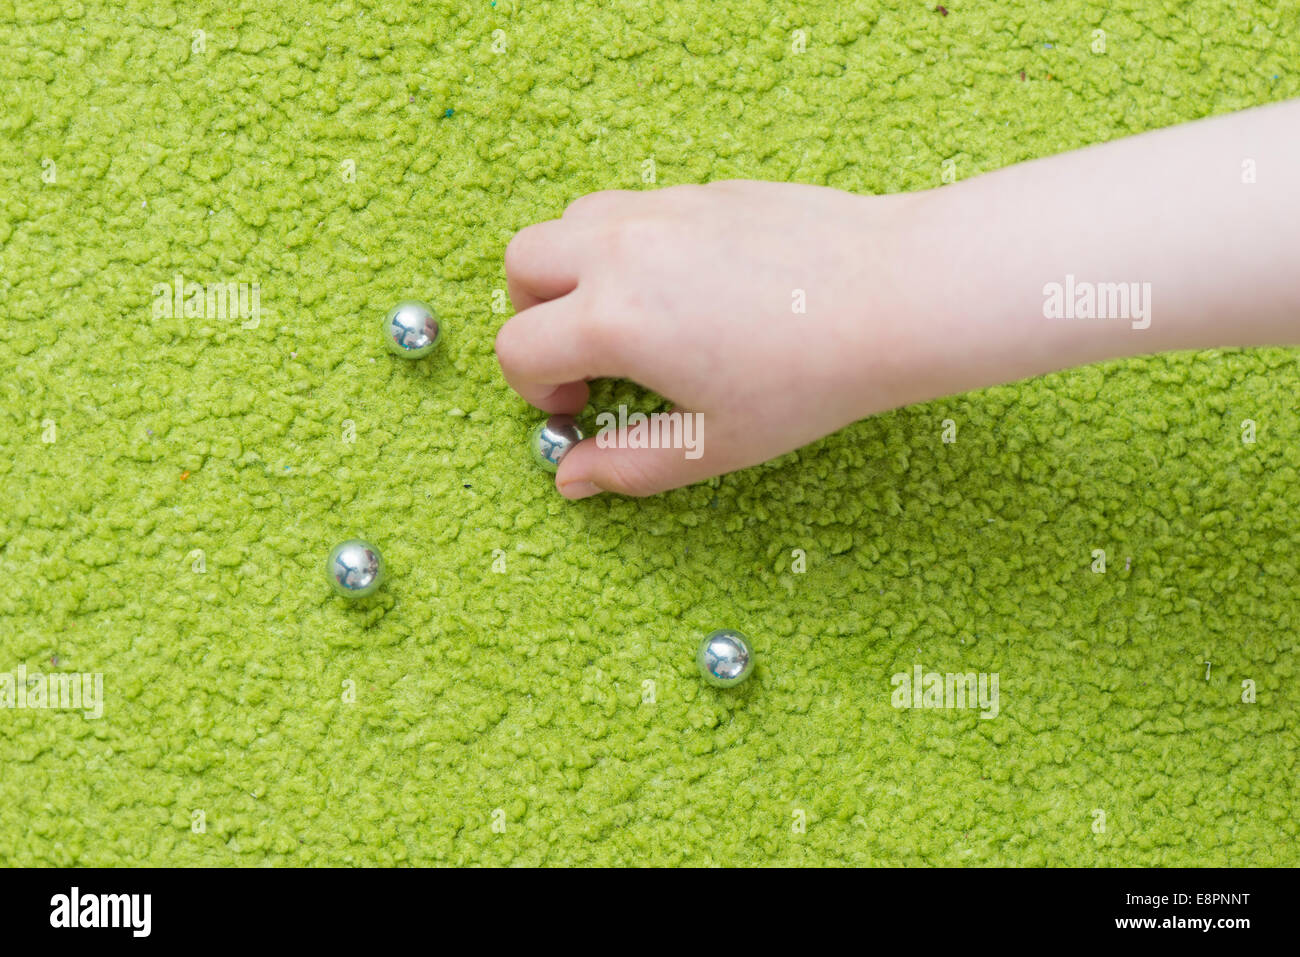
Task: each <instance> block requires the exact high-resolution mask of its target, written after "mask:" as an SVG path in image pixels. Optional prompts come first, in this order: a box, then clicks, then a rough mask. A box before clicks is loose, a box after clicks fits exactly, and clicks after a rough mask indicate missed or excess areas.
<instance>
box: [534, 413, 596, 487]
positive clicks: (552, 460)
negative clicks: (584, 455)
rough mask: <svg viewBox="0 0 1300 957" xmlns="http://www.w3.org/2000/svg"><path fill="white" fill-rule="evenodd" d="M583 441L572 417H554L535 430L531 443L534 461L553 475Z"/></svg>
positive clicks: (580, 431)
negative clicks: (571, 450) (563, 460)
mask: <svg viewBox="0 0 1300 957" xmlns="http://www.w3.org/2000/svg"><path fill="white" fill-rule="evenodd" d="M582 439H583V435H582V430H581V429H579V428H578V423H577V422H575V421H574V420H573V416H571V415H553V416H551V417H550V418H549V419H547V420H546V421H545V422H543V423H542V424H541V425H539V426H538V427H537V428H535V429H533V434H532V439H531V441H530V443H529V444H530V445H531V450H532V453H533V461H534V462H536V463H537V464H538V465H540V466H541V467H542V468H544V469H546V471H548V472H551V473H552V474H553V473H555V472H558V471H559V470H560V461H561V460H562V459H563V458H564V457H565V456H566V455H568V454H569V450H570V449H571V448H573V447H574V446H575V445H577V444H578V443H579V442H581V441H582Z"/></svg>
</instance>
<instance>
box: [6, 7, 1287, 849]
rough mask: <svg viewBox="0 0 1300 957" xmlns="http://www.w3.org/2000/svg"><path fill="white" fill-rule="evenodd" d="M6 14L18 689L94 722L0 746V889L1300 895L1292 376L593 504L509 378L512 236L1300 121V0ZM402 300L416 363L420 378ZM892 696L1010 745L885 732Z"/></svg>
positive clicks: (942, 407) (956, 730)
mask: <svg viewBox="0 0 1300 957" xmlns="http://www.w3.org/2000/svg"><path fill="white" fill-rule="evenodd" d="M796 8H797V9H796ZM0 17H2V18H3V21H2V22H0V46H3V49H5V50H6V51H7V52H6V56H5V57H4V58H3V62H2V63H0V100H2V101H3V108H2V109H0V133H2V135H3V142H4V144H5V147H4V149H3V150H0V179H2V180H3V182H4V184H5V185H4V188H3V190H2V191H0V243H2V246H0V302H2V303H3V307H4V318H3V321H2V322H0V371H2V372H3V377H2V378H0V672H8V673H10V674H12V675H14V676H15V677H14V681H16V680H17V675H18V669H19V668H20V667H21V668H23V669H25V671H26V677H25V682H26V683H27V685H28V686H29V688H28V690H30V688H32V687H39V686H41V685H42V683H43V682H45V681H46V679H44V678H40V677H33V676H34V675H35V674H37V673H40V674H42V675H46V674H53V673H60V674H73V673H77V674H81V673H86V674H95V673H98V674H102V675H103V703H102V707H103V714H102V717H100V718H98V719H95V718H94V717H90V718H87V717H86V716H85V715H84V714H83V713H82V712H79V711H74V710H59V709H53V708H49V707H47V708H45V709H33V708H19V707H17V706H16V705H15V706H13V707H9V708H6V709H5V710H0V768H2V769H3V770H2V771H0V862H3V863H5V864H20V865H33V864H87V865H90V864H95V865H108V864H146V863H148V864H177V865H198V864H206V865H262V864H282V865H297V864H385V865H386V864H394V863H414V864H432V863H442V864H614V863H618V864H637V863H643V864H673V863H687V864H768V863H774V864H847V863H852V864H1025V865H1035V864H1082V865H1104V864H1123V865H1137V864H1151V865H1163V864H1186V865H1200V864H1207V865H1208V864H1282V865H1295V864H1297V863H1300V852H1298V851H1297V847H1300V843H1298V842H1297V832H1298V825H1297V820H1300V814H1298V813H1297V811H1298V810H1300V807H1298V803H1300V802H1298V797H1300V795H1298V794H1297V783H1296V782H1297V770H1298V769H1300V762H1298V761H1297V757H1296V755H1297V753H1300V740H1298V739H1297V730H1296V729H1297V727H1298V726H1300V721H1298V720H1297V719H1300V701H1298V697H1300V694H1298V689H1300V685H1298V683H1297V678H1298V677H1300V676H1298V674H1297V667H1296V652H1297V637H1296V636H1297V629H1298V628H1300V590H1298V589H1297V585H1296V582H1297V578H1298V576H1300V568H1298V567H1297V565H1298V564H1300V559H1298V558H1297V555H1300V548H1298V545H1300V522H1298V521H1297V517H1298V516H1300V483H1298V482H1297V472H1298V469H1300V418H1298V417H1297V412H1296V395H1297V394H1300V354H1298V353H1297V352H1294V351H1288V350H1280V349H1268V350H1256V351H1241V352H1236V351H1228V352H1214V353H1200V354H1194V355H1190V354H1183V355H1177V356H1164V357H1157V358H1148V359H1139V360H1135V361H1128V362H1120V363H1111V364H1107V365H1102V366H1094V367H1089V368H1084V369H1079V370H1075V371H1071V372H1067V373H1061V374H1056V375H1052V376H1048V377H1045V378H1042V379H1038V380H1035V381H1032V382H1028V383H1023V384H1019V385H1015V386H1006V387H999V388H994V389H989V390H985V391H981V392H978V393H974V394H970V395H966V396H962V397H959V398H954V399H950V400H944V401H939V402H934V403H931V404H929V405H926V406H921V407H914V408H909V409H905V410H902V411H899V412H896V413H892V414H888V415H883V416H879V417H877V418H874V419H871V420H868V421H864V422H862V423H859V424H858V425H856V426H854V427H852V428H850V429H847V430H845V431H844V432H842V433H839V434H837V435H835V436H833V437H830V438H828V439H825V440H823V441H821V442H819V443H817V444H816V445H813V446H811V447H809V448H807V449H804V450H801V451H800V452H798V453H797V454H793V455H789V456H786V457H785V458H783V459H781V460H779V461H776V462H773V463H770V464H768V465H766V466H763V467H759V468H755V469H751V470H748V471H746V472H743V473H740V474H736V475H732V476H728V477H725V478H723V479H720V480H715V481H713V482H710V483H707V484H704V485H700V486H696V487H693V488H690V489H686V490H680V491H677V492H673V493H670V494H667V495H664V496H661V497H658V498H654V499H650V500H645V501H632V500H625V499H617V498H613V497H608V496H605V497H600V498H597V499H593V500H590V501H586V502H582V503H566V502H565V501H563V500H562V499H561V498H560V497H559V496H558V494H557V493H556V492H555V491H554V489H553V487H552V485H551V481H550V478H549V477H548V476H547V475H545V474H543V473H541V472H540V471H539V470H537V469H536V468H535V467H534V466H533V465H532V464H531V463H530V461H529V459H528V457H527V453H526V447H525V439H526V436H527V434H528V431H529V429H530V427H531V426H532V425H533V424H534V423H535V422H536V421H537V413H535V412H534V411H532V410H530V409H529V408H528V407H527V406H526V405H525V404H524V403H523V402H522V401H521V400H520V399H518V397H516V396H515V395H514V394H513V393H511V392H509V391H508V390H507V389H506V388H505V386H504V383H503V381H502V380H501V378H500V375H499V372H498V369H497V367H496V363H495V359H494V356H493V353H492V342H493V336H494V333H495V331H496V329H497V328H498V327H499V326H500V325H501V323H502V322H504V321H505V319H506V318H507V317H508V314H509V309H508V305H506V304H505V301H504V299H503V293H502V290H503V289H504V287H505V278H504V272H503V267H502V251H503V248H504V246H505V243H506V242H507V241H508V240H509V238H510V236H511V235H512V234H513V232H514V231H515V230H517V229H518V228H520V227H522V226H524V225H526V224H528V223H531V222H534V221H537V220H539V219H547V218H552V217H555V216H558V215H559V214H560V212H561V210H562V209H563V208H564V206H565V205H566V204H567V203H568V202H569V201H571V200H572V199H573V198H575V197H576V196H578V195H580V194H582V193H584V192H588V191H591V190H595V189H601V188H611V187H623V188H649V187H648V186H647V184H646V183H645V179H646V178H648V177H649V175H650V173H651V172H653V175H654V178H655V181H656V183H657V185H660V186H664V185H672V184H676V183H693V182H703V181H708V180H710V179H721V178H729V177H752V178H762V179H773V180H795V181H802V182H810V183H820V184H826V185H830V186H836V187H842V188H845V189H851V190H855V191H871V192H896V191H901V190H910V189H921V188H927V187H931V186H937V185H939V184H940V182H941V181H942V180H943V178H944V176H945V174H947V175H948V176H949V178H951V177H952V176H955V177H957V178H959V179H964V178H968V177H970V176H973V175H975V174H978V173H980V172H983V171H988V170H992V169H995V168H998V167H1002V166H1006V165H1009V164H1012V163H1015V162H1018V161H1020V160H1025V159H1029V158H1032V157H1038V156H1044V155H1049V154H1053V153H1057V152H1060V151H1063V150H1068V149H1072V148H1075V147H1079V146H1083V145H1086V144H1089V143H1094V142H1099V141H1103V140H1108V139H1113V138H1116V137H1119V136H1123V135H1127V134H1130V133H1134V132H1138V131H1142V130H1147V129H1153V128H1157V127H1162V126H1167V125H1170V124H1174V123H1179V122H1183V121H1186V120H1191V119H1194V118H1197V117H1201V116H1206V115H1211V114H1218V113H1223V112H1228V111H1231V110H1235V109H1239V108H1244V107H1247V106H1252V105H1256V104H1262V103H1266V102H1271V101H1275V100H1280V99H1285V98H1288V97H1292V96H1296V95H1300V74H1297V72H1296V71H1295V65H1296V64H1297V63H1300V6H1298V5H1297V3H1296V2H1295V0H1279V2H1276V3H1266V2H1252V0H1246V2H1242V3H1229V2H1226V0H1222V2H1208V3H1207V2H1194V3H1188V4H1182V3H1178V4H1175V3H1160V2H1150V3H1143V2H1137V0H1127V2H1122V3H1120V4H1118V5H1116V4H1113V3H1104V2H1100V0H1098V2H1090V3H1079V2H1071V3H1054V4H1050V5H1045V4H1039V3H1035V2H1029V0H1016V2H978V3H977V2H966V3H963V2H961V0H956V2H948V3H947V5H946V7H944V8H942V9H936V7H935V5H934V4H932V3H928V2H926V3H922V2H910V3H909V2H901V0H888V2H886V3H883V4H878V3H870V4H858V3H845V2H834V3H833V2H826V0H815V2H810V3H806V4H800V5H795V7H792V8H790V9H777V8H776V7H773V6H771V5H769V4H764V3H759V2H757V0H745V2H730V3H728V2H715V3H703V2H692V3H659V2H646V0H602V2H600V3H588V2H576V0H575V2H573V3H540V2H526V0H497V2H496V3H491V2H490V0H473V2H463V3H462V2H455V3H451V2H437V3H427V4H415V3H396V2H382V3H360V2H352V0H339V2H328V3H304V2H294V3H289V4H273V3H269V2H261V3H248V2H241V3H235V4H226V3H221V4H217V3H211V2H206V0H205V2H199V3H195V4H183V5H182V4H176V5H172V4H169V3H163V2H158V3H148V2H139V0H126V2H125V3H124V4H122V5H120V6H119V8H118V9H115V10H113V11H111V12H108V11H105V10H102V9H99V8H98V6H97V5H83V4H82V3H78V2H75V0H67V2H55V3H46V2H40V3H37V2H31V0H19V2H18V3H17V4H16V6H15V5H9V7H8V8H7V10H6V11H4V12H0ZM798 31H802V32H798ZM1097 31H1102V33H1100V34H1099V33H1097ZM650 160H652V161H653V163H652V164H651V163H648V162H647V161H650ZM934 268H935V272H936V276H937V277H938V276H941V274H942V271H943V268H944V264H943V263H942V262H936V263H935V264H934ZM178 276H180V277H182V278H181V280H180V281H181V284H182V290H184V289H185V288H186V285H187V284H190V283H197V284H200V287H201V288H202V289H203V290H205V291H206V292H210V291H211V290H213V289H214V288H216V287H222V288H224V284H227V283H246V284H247V285H246V286H245V290H246V291H247V292H248V293H249V297H250V303H249V304H250V305H251V304H252V302H251V296H252V292H253V284H256V294H257V296H258V297H259V300H258V301H257V305H258V306H259V309H260V311H259V310H251V309H250V310H249V311H248V312H247V314H244V315H236V316H234V317H233V318H231V317H230V316H229V315H227V316H226V317H224V318H223V317H222V316H220V315H214V314H212V313H211V312H204V313H203V314H202V315H197V316H196V315H188V316H187V315H186V314H185V313H186V310H185V308H184V307H183V308H182V309H181V310H180V311H179V312H177V310H175V309H174V308H171V305H172V303H170V302H169V300H170V298H171V297H170V295H169V294H168V293H166V292H165V291H163V290H166V289H167V288H168V287H169V286H173V285H174V284H175V283H176V282H177V277H178ZM412 296H414V297H418V298H423V299H427V300H429V301H431V302H433V303H434V304H435V305H436V307H437V308H438V310H439V311H440V313H441V314H442V316H443V318H444V320H445V328H446V336H445V341H444V342H443V344H442V346H441V347H440V351H439V352H438V353H437V354H436V355H435V356H434V357H432V358H431V359H428V360H424V361H422V362H420V363H416V364H404V363H403V362H402V361H401V360H398V359H395V358H393V357H390V356H389V355H387V354H386V353H385V352H384V351H383V348H382V345H381V343H380V342H379V340H378V336H377V323H378V318H379V316H380V315H381V314H382V312H383V311H384V310H385V309H386V308H387V307H388V306H389V305H391V304H392V303H393V302H395V301H397V300H398V299H401V298H405V297H412ZM200 298H201V297H200ZM254 313H256V315H254ZM620 402H622V403H627V404H629V405H632V406H634V407H641V408H646V407H648V406H649V405H650V404H651V403H653V402H654V398H653V397H652V396H648V395H647V394H645V393H644V392H641V391H640V390H638V389H636V388H634V387H632V386H631V385H629V384H626V383H604V384H600V385H599V386H598V387H597V388H596V389H595V390H594V393H593V402H592V406H591V408H590V410H589V415H591V414H594V413H595V412H597V411H600V410H601V409H607V408H609V409H612V408H616V407H617V405H618V404H619V403H620ZM945 420H951V426H950V427H949V428H948V433H947V436H946V437H947V438H949V439H952V438H953V437H954V436H953V430H954V429H955V441H944V439H945V426H944V421H945ZM1245 420H1250V421H1251V422H1253V423H1254V430H1255V432H1254V435H1253V438H1254V439H1255V441H1253V442H1250V441H1247V439H1249V438H1251V437H1252V436H1251V435H1250V434H1249V432H1250V427H1248V426H1247V427H1243V422H1245ZM354 535H360V536H364V537H366V538H368V539H370V540H372V541H373V542H375V543H376V544H377V545H378V546H379V547H380V548H381V549H382V551H383V553H384V555H385V557H386V559H387V561H388V566H389V581H388V584H387V585H386V586H385V587H384V589H383V590H382V591H381V593H380V595H379V596H377V598H376V599H375V600H373V601H372V602H371V603H370V604H369V605H368V606H363V607H357V606H352V605H349V604H347V603H346V602H344V601H343V600H342V599H340V598H337V597H334V596H332V594H331V593H330V592H329V590H328V587H327V583H326V580H325V576H324V562H325V557H326V555H327V554H328V552H329V550H330V547H331V546H332V545H334V544H335V543H336V542H338V541H341V540H342V539H344V538H348V537H351V536H354ZM1096 550H1103V551H1104V553H1105V559H1104V561H1105V565H1104V568H1105V570H1104V572H1101V571H1098V570H1094V569H1097V568H1099V561H1100V559H1099V557H1098V556H1097V555H1096ZM801 556H803V557H801ZM723 626H733V627H737V628H740V629H742V630H743V631H745V632H747V633H748V634H749V635H750V636H751V637H752V638H753V641H754V644H755V646H756V649H757V653H758V655H759V661H760V664H759V666H758V669H757V672H756V674H755V677H754V679H753V680H752V681H751V682H750V683H749V684H748V685H747V686H745V687H743V688H742V689H739V690H735V691H727V692H721V691H715V690H713V689H711V688H708V687H706V686H705V685H703V684H702V682H701V681H700V680H699V678H698V676H697V674H696V672H695V670H694V650H695V645H696V643H697V642H698V640H699V638H700V637H701V636H702V635H703V634H704V633H705V632H707V631H710V630H712V629H714V628H718V627H723ZM1207 662H1209V664H1207ZM917 666H920V667H921V668H922V669H923V671H925V672H930V671H933V672H938V673H950V672H951V673H973V674H987V675H991V674H997V675H998V676H999V681H1000V685H999V693H1000V704H999V709H998V713H997V715H996V717H990V718H984V717H981V713H982V712H981V711H980V710H979V709H973V708H965V709H961V708H920V709H917V708H897V707H895V706H894V703H893V701H892V699H893V697H894V693H895V681H894V679H893V676H894V675H897V674H908V675H910V674H912V673H913V671H914V669H915V668H916V667H917ZM10 688H11V690H14V689H13V681H11V683H10ZM1252 689H1253V690H1252ZM17 690H18V691H19V692H21V691H22V690H23V689H21V688H19V689H17ZM15 700H17V699H15ZM29 700H30V699H29Z"/></svg>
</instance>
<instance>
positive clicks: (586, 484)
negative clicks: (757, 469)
mask: <svg viewBox="0 0 1300 957" xmlns="http://www.w3.org/2000/svg"><path fill="white" fill-rule="evenodd" d="M679 414H680V415H681V416H682V418H683V419H685V418H687V417H690V418H691V419H692V420H693V422H692V426H693V428H692V429H691V430H688V431H687V432H685V433H683V432H682V430H680V429H678V430H677V431H676V432H674V433H672V434H673V435H675V436H676V438H677V441H675V442H672V443H670V442H668V441H660V442H658V443H656V444H660V445H669V444H674V445H676V446H677V447H676V448H639V447H638V448H632V447H630V446H631V445H632V442H629V430H628V429H619V430H617V431H615V430H610V431H608V432H603V433H602V434H600V435H597V436H593V437H592V438H589V439H583V440H582V441H581V442H579V443H578V444H577V445H575V446H574V447H573V448H572V449H570V450H569V453H568V454H567V455H565V456H564V458H563V460H561V462H560V469H559V472H558V473H557V475H556V477H555V484H556V486H557V487H558V488H559V490H560V494H561V495H563V496H564V497H565V498H568V499H580V498H587V497H589V496H591V495H596V494H598V493H600V492H617V493H619V494H620V495H633V496H637V497H640V496H644V495H654V494H656V493H658V492H666V491H668V490H669V489H674V488H679V487H681V486H683V485H689V484H691V483H692V482H699V481H702V480H703V479H706V478H709V477H711V476H713V475H717V474H718V469H716V468H714V467H713V465H712V463H713V458H711V457H710V456H707V455H705V454H704V448H705V446H704V441H703V439H704V435H703V432H704V430H703V428H702V426H703V423H702V422H699V420H700V419H702V418H703V416H701V415H699V414H692V413H689V412H681V413H679ZM679 421H680V420H679ZM663 431H664V432H667V431H668V430H666V429H665V430H663ZM662 437H663V436H661V438H662ZM684 437H685V439H687V440H688V441H683V438H684ZM633 438H634V440H635V441H636V444H637V445H643V444H645V440H644V436H634V437H633ZM602 446H603V447H602Z"/></svg>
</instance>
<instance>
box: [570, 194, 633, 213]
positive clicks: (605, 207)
mask: <svg viewBox="0 0 1300 957" xmlns="http://www.w3.org/2000/svg"><path fill="white" fill-rule="evenodd" d="M623 195H624V192H623V190H617V189H602V190H600V191H598V192H595V193H587V194H585V195H583V196H579V197H578V198H577V199H575V200H574V201H573V202H571V203H570V204H569V205H568V206H567V207H565V210H564V214H563V218H565V219H572V218H575V217H580V216H599V215H601V214H602V213H605V212H609V211H610V210H612V209H613V208H614V207H615V206H617V205H618V204H619V202H620V201H621V200H622V198H623Z"/></svg>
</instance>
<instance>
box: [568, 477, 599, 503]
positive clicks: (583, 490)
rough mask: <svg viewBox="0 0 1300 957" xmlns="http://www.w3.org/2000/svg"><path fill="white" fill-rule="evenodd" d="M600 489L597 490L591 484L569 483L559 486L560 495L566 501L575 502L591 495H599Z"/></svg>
mask: <svg viewBox="0 0 1300 957" xmlns="http://www.w3.org/2000/svg"><path fill="white" fill-rule="evenodd" d="M601 491H602V490H601V489H599V488H597V487H596V486H595V485H593V484H592V483H591V482H569V483H567V484H565V485H561V486H560V494H561V495H563V496H564V497H565V498H567V499H571V500H574V501H576V500H577V499H580V498H590V497H591V496H593V495H599V494H600V493H601Z"/></svg>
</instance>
